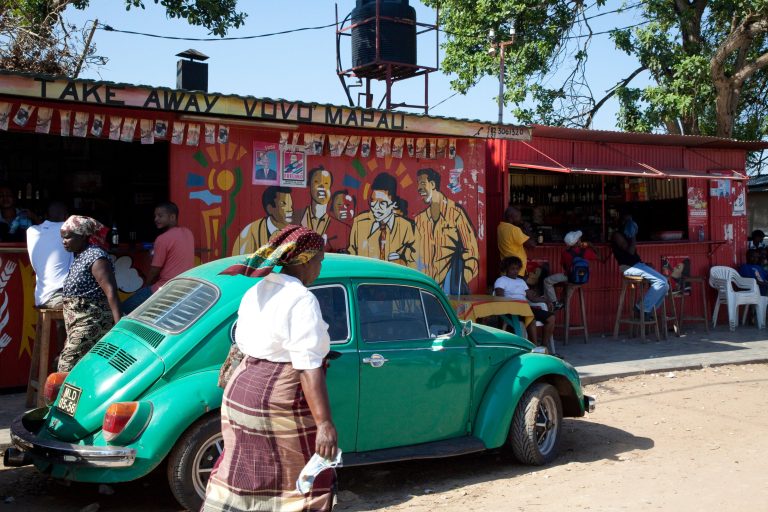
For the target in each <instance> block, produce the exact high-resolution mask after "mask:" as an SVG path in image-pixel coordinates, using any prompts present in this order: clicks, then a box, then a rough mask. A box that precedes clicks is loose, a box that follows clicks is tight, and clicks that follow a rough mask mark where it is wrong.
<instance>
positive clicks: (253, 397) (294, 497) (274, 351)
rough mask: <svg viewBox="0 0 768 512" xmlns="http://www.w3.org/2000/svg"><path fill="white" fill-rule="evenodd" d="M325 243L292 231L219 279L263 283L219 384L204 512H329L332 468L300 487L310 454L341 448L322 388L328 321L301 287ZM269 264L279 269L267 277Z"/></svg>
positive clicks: (251, 299) (251, 298) (248, 304)
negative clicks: (218, 436)
mask: <svg viewBox="0 0 768 512" xmlns="http://www.w3.org/2000/svg"><path fill="white" fill-rule="evenodd" d="M324 245H325V240H323V237H322V236H320V235H319V234H317V233H316V232H314V231H312V230H311V229H308V228H305V227H302V226H296V225H291V224H289V225H287V226H285V227H284V228H283V229H281V230H280V231H278V232H277V233H275V234H273V235H272V236H271V237H270V239H269V242H268V243H267V244H266V245H264V246H262V247H260V248H259V249H258V250H257V251H256V252H255V253H254V254H252V255H251V256H249V257H248V258H247V259H246V260H245V261H243V262H241V263H239V264H236V265H234V266H232V267H229V268H227V269H225V270H224V271H223V272H222V274H227V275H232V276H233V279H242V278H243V276H249V277H261V278H262V279H261V280H260V281H259V282H257V283H256V284H255V285H254V286H252V287H251V288H250V289H249V290H248V291H247V292H246V293H245V295H243V299H242V301H241V302H240V308H239V309H238V318H237V330H236V331H235V343H236V345H237V348H238V349H239V350H240V351H241V352H242V353H243V359H242V362H240V363H239V364H238V366H237V367H236V368H235V370H234V371H233V372H232V374H231V376H229V377H228V380H227V379H225V380H227V383H226V386H225V388H224V397H223V399H222V404H221V432H222V437H223V440H224V452H223V453H222V455H221V457H220V458H219V461H218V462H217V463H216V466H215V468H214V469H213V472H212V473H211V477H210V479H209V480H208V485H207V488H206V493H205V501H204V503H203V506H202V509H201V510H202V511H203V512H207V511H221V510H229V511H241V510H242V511H245V510H330V509H331V508H332V506H333V489H334V487H335V485H334V481H335V473H334V471H333V470H332V469H327V470H325V471H323V472H321V473H320V474H319V475H318V476H317V478H316V479H315V480H314V484H313V486H312V489H311V490H310V492H309V493H307V494H301V493H300V492H299V491H297V490H296V480H297V478H298V477H299V474H300V473H301V470H302V468H303V467H304V466H305V465H306V464H307V462H308V461H309V459H310V458H311V457H312V455H313V453H317V454H318V455H320V456H321V457H323V458H325V459H331V460H332V459H334V457H335V456H336V452H337V448H338V443H337V434H336V428H335V426H334V424H333V421H332V419H331V408H330V403H329V400H328V391H327V387H326V383H325V367H326V364H325V363H326V359H327V358H328V356H329V351H330V338H329V336H328V324H327V323H325V321H324V320H323V317H322V313H321V310H320V304H319V303H318V301H317V298H316V297H315V295H314V294H313V293H312V292H311V291H310V290H309V289H308V288H307V287H308V286H309V285H310V284H312V282H313V281H314V280H315V279H316V278H317V276H318V275H319V274H320V267H321V264H322V261H323V246H324ZM275 266H280V267H281V271H280V272H273V268H274V267H275ZM230 354H231V352H230Z"/></svg>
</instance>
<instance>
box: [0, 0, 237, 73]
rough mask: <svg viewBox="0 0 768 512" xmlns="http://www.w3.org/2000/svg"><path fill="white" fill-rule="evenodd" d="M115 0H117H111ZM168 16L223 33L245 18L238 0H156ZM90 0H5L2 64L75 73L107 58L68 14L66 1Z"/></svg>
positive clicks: (131, 2) (130, 0)
mask: <svg viewBox="0 0 768 512" xmlns="http://www.w3.org/2000/svg"><path fill="white" fill-rule="evenodd" d="M112 1H114V0H112ZM153 1H154V3H156V4H160V5H161V6H162V7H164V8H165V13H166V15H167V16H168V17H169V18H180V19H184V20H186V21H187V23H189V24H190V25H194V26H201V27H205V28H206V29H208V30H209V33H210V34H213V35H217V36H220V37H224V36H225V35H226V34H227V31H228V30H229V29H230V28H238V27H240V26H241V25H243V23H244V22H245V17H246V14H245V13H243V12H238V11H237V0H153ZM124 3H125V9H126V11H129V10H131V9H134V8H141V9H144V2H143V1H142V0H124ZM89 5H90V0H3V1H0V69H8V70H14V71H28V72H33V73H46V74H54V75H67V76H73V77H74V76H76V75H77V74H78V72H79V71H80V70H81V69H82V68H83V67H84V66H87V65H88V64H99V63H101V64H103V63H104V62H106V59H105V58H103V57H98V56H96V54H95V48H94V47H93V46H92V45H91V44H90V37H89V34H88V32H89V31H90V30H92V28H93V27H76V26H74V25H71V24H68V23H67V22H66V20H65V19H64V11H65V10H66V8H67V7H70V6H71V7H73V8H75V9H87V8H88V7H89Z"/></svg>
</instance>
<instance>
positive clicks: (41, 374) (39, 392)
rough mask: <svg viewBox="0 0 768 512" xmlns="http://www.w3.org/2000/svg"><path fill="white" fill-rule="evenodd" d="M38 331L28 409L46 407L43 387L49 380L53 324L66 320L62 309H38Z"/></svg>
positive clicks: (28, 387) (33, 354) (29, 383)
mask: <svg viewBox="0 0 768 512" xmlns="http://www.w3.org/2000/svg"><path fill="white" fill-rule="evenodd" d="M36 309H37V331H36V333H35V345H34V347H33V348H32V361H31V364H30V366H29V382H28V383H27V407H33V406H35V404H36V405H37V407H44V406H45V397H44V396H43V387H44V386H45V380H46V379H47V378H48V370H49V368H50V354H51V322H54V321H56V320H64V311H63V310H62V309H61V308H36Z"/></svg>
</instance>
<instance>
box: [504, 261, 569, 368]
mask: <svg viewBox="0 0 768 512" xmlns="http://www.w3.org/2000/svg"><path fill="white" fill-rule="evenodd" d="M522 266H523V262H522V261H521V260H520V258H518V257H517V256H509V257H507V258H504V259H503V260H502V262H501V273H502V276H501V277H499V278H498V279H496V282H495V283H494V285H493V288H494V290H495V294H496V296H497V297H507V298H510V299H515V300H521V301H523V300H526V301H529V302H544V303H546V305H547V308H548V309H549V310H548V311H545V310H544V309H541V308H536V307H534V308H531V310H532V311H533V317H534V318H535V319H536V320H537V321H539V322H541V323H542V324H544V340H545V341H546V343H547V350H548V351H549V353H550V354H552V355H556V354H555V341H554V339H553V336H552V335H553V334H554V332H555V314H554V313H553V312H552V309H553V307H552V302H551V301H549V300H548V299H547V298H546V297H544V296H541V295H538V294H537V293H536V292H535V291H534V290H531V289H529V288H528V285H527V284H526V282H525V280H524V279H523V278H521V277H520V276H519V275H518V274H519V273H520V269H521V268H522ZM527 330H528V339H529V340H530V341H531V342H532V343H533V344H534V345H538V344H539V343H538V339H537V335H536V322H535V321H534V322H531V323H530V324H528V327H527Z"/></svg>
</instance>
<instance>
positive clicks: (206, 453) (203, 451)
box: [192, 433, 224, 497]
mask: <svg viewBox="0 0 768 512" xmlns="http://www.w3.org/2000/svg"><path fill="white" fill-rule="evenodd" d="M222 451H224V439H223V438H222V437H221V434H220V433H218V434H215V435H213V436H211V437H210V438H209V439H208V440H207V441H206V442H205V443H203V445H202V446H201V447H200V449H199V450H198V451H197V453H196V454H195V461H194V465H193V467H194V468H195V473H194V474H193V475H192V483H193V484H194V486H195V491H197V494H198V495H200V496H201V497H204V496H205V487H206V485H208V479H209V478H210V477H211V471H213V466H214V465H215V464H216V461H217V460H218V458H219V455H221V452H222Z"/></svg>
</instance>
